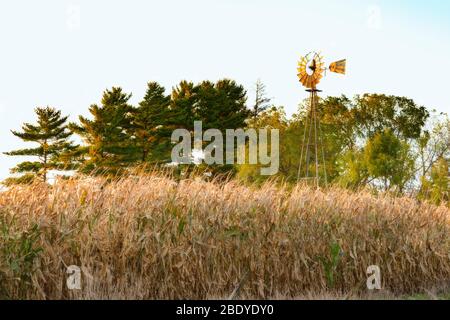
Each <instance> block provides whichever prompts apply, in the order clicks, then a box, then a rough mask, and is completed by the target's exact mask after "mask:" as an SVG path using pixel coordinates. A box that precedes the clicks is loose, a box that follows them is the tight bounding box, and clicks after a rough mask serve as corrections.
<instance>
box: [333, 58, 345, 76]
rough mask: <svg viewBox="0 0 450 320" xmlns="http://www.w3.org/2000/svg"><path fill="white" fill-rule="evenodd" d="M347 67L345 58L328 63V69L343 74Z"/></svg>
mask: <svg viewBox="0 0 450 320" xmlns="http://www.w3.org/2000/svg"><path fill="white" fill-rule="evenodd" d="M346 69H347V60H339V61H336V62H333V63H332V64H330V71H331V72H335V73H340V74H345V72H346Z"/></svg>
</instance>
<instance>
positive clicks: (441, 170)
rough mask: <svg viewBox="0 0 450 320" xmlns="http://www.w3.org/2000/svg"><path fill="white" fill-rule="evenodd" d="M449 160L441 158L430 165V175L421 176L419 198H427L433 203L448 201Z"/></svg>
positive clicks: (449, 197)
mask: <svg viewBox="0 0 450 320" xmlns="http://www.w3.org/2000/svg"><path fill="white" fill-rule="evenodd" d="M449 180H450V179H449V161H448V160H446V159H444V158H441V159H439V160H438V161H437V162H436V163H435V164H434V165H433V167H432V170H431V173H430V177H429V178H426V177H423V178H422V189H421V191H420V193H419V197H420V198H421V199H429V200H430V201H431V202H433V203H435V204H440V203H449V201H450V192H449V189H450V188H449V187H450V185H449V183H450V182H449Z"/></svg>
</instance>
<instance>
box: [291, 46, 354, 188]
mask: <svg viewBox="0 0 450 320" xmlns="http://www.w3.org/2000/svg"><path fill="white" fill-rule="evenodd" d="M328 69H329V70H330V71H331V72H334V73H337V74H346V71H347V60H345V59H344V60H339V61H335V62H333V63H331V64H330V66H329V68H328ZM326 70H327V69H326V68H325V63H324V62H323V57H322V56H321V55H320V54H318V53H316V52H310V53H308V54H307V55H306V56H304V57H302V58H301V59H300V61H299V63H298V68H297V71H298V74H297V76H298V78H299V81H300V83H301V84H302V85H303V86H304V87H306V88H307V91H308V92H309V93H310V105H309V109H310V110H309V112H308V115H307V117H306V119H305V126H304V127H305V128H304V134H303V142H302V145H301V156H300V165H299V168H298V181H299V182H300V179H301V177H302V174H303V172H302V165H303V162H304V161H305V164H304V165H305V167H304V170H305V173H306V174H305V175H304V176H303V179H305V180H309V179H314V180H315V181H316V185H317V188H319V187H320V184H319V182H320V179H321V177H320V166H321V167H322V169H323V180H324V182H325V185H327V184H328V181H327V180H328V179H327V171H326V164H325V150H324V143H323V137H322V130H321V125H320V120H319V119H320V118H319V117H318V115H317V113H318V111H317V106H316V103H317V92H320V90H318V89H317V85H318V84H319V82H320V80H321V79H322V78H323V76H324V73H325V72H326ZM307 132H309V133H308V134H307ZM319 145H320V147H321V148H319ZM319 149H321V151H322V152H321V153H322V157H321V158H322V159H319ZM311 158H312V159H311ZM311 160H312V161H311ZM311 162H312V163H313V164H314V168H315V177H309V173H310V172H309V171H310V163H311ZM319 162H322V164H320V165H319ZM311 171H312V170H311Z"/></svg>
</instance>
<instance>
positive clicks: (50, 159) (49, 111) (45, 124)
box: [5, 107, 77, 184]
mask: <svg viewBox="0 0 450 320" xmlns="http://www.w3.org/2000/svg"><path fill="white" fill-rule="evenodd" d="M35 113H36V114H37V117H38V120H37V124H30V123H25V124H23V126H22V130H23V132H17V131H12V133H13V134H14V135H15V136H16V137H19V138H21V139H22V140H23V141H26V142H35V143H37V144H38V145H39V146H38V147H36V148H30V149H20V150H16V151H11V152H6V153H5V154H6V155H8V156H33V157H38V160H37V161H25V162H22V163H20V164H18V165H17V166H16V167H15V168H13V169H11V173H22V174H23V175H22V176H20V177H17V178H9V179H7V180H6V182H5V183H6V184H16V183H29V182H32V181H34V180H35V179H41V180H42V181H44V182H46V181H47V178H48V176H47V175H48V172H49V171H50V170H68V169H73V167H74V164H73V163H72V162H71V161H70V160H67V159H70V157H68V155H69V154H71V153H72V152H74V150H75V149H76V148H77V146H75V145H73V143H72V142H71V141H69V140H68V138H69V137H70V136H71V135H72V133H71V132H70V131H68V130H67V125H66V121H67V118H68V117H62V116H61V111H58V110H56V109H54V108H51V107H46V108H36V109H35Z"/></svg>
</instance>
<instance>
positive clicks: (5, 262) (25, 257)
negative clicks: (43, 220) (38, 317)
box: [0, 218, 42, 299]
mask: <svg viewBox="0 0 450 320" xmlns="http://www.w3.org/2000/svg"><path fill="white" fill-rule="evenodd" d="M13 225H14V219H13V220H12V221H7V220H6V219H5V218H2V219H0V298H3V299H4V298H9V297H10V296H12V295H14V293H10V292H8V291H7V290H5V289H4V288H3V287H2V283H7V282H9V281H10V280H11V279H12V280H13V281H15V282H16V288H17V291H18V294H19V296H24V297H25V296H26V294H27V291H28V290H29V288H31V287H32V283H31V277H32V275H33V274H34V272H35V270H36V265H35V262H36V259H37V258H38V257H39V255H40V253H41V252H42V248H41V247H39V246H38V245H37V242H38V240H39V238H40V236H41V231H40V229H39V227H38V225H36V224H34V225H32V226H31V227H30V228H29V229H28V230H26V231H24V232H18V231H15V230H13V227H12V226H13Z"/></svg>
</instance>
